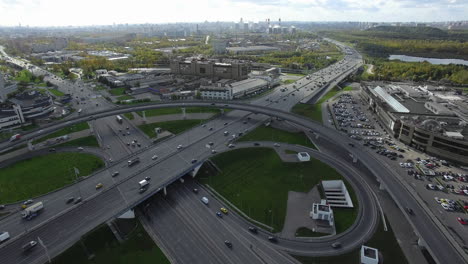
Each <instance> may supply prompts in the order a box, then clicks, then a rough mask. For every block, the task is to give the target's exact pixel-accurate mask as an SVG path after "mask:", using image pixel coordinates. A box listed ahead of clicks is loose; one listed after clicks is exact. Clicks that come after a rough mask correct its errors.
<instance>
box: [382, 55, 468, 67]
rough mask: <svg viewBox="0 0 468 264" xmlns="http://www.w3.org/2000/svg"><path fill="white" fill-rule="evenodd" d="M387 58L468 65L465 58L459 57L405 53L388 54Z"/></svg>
mask: <svg viewBox="0 0 468 264" xmlns="http://www.w3.org/2000/svg"><path fill="white" fill-rule="evenodd" d="M388 59H389V60H401V61H408V62H423V61H427V62H429V63H430V64H444V65H448V64H451V63H452V64H461V65H466V66H468V61H467V60H460V59H436V58H423V57H413V56H406V55H390V57H388Z"/></svg>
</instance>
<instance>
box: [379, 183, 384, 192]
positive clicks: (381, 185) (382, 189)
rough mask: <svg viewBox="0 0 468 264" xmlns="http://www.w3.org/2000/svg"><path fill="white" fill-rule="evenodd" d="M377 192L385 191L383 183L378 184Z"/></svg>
mask: <svg viewBox="0 0 468 264" xmlns="http://www.w3.org/2000/svg"><path fill="white" fill-rule="evenodd" d="M379 190H381V191H385V186H384V184H383V183H380V184H379Z"/></svg>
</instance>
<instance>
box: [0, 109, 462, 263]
mask: <svg viewBox="0 0 468 264" xmlns="http://www.w3.org/2000/svg"><path fill="white" fill-rule="evenodd" d="M213 103H214V105H212V104H213ZM171 106H172V107H180V106H209V107H220V108H226V107H227V108H233V109H238V110H244V111H249V112H255V113H260V114H264V115H267V116H276V117H279V118H281V119H284V120H288V121H291V122H293V123H296V124H299V125H301V126H304V127H307V128H308V129H311V130H313V131H314V132H315V133H316V134H318V135H320V137H323V138H326V139H327V140H329V141H330V144H331V145H335V147H337V148H340V149H341V151H343V150H344V151H346V152H348V153H350V154H352V155H353V156H354V157H358V159H359V161H360V162H362V163H363V164H364V165H366V166H367V168H369V170H370V171H371V172H373V173H374V175H376V177H377V178H378V179H379V180H380V181H381V182H383V183H384V184H385V186H386V188H387V190H388V191H389V193H390V194H391V195H392V196H393V198H394V199H395V200H396V202H397V203H398V204H399V205H400V206H401V207H402V208H406V207H410V208H412V209H413V211H414V215H413V216H410V221H412V222H415V228H416V231H417V232H418V234H419V235H420V236H421V237H422V239H423V240H424V241H425V242H426V243H427V244H428V246H429V249H431V248H433V247H437V248H439V249H440V248H443V249H444V250H443V251H440V250H439V251H438V252H437V254H434V251H433V252H432V253H433V254H434V256H435V257H436V258H437V259H443V260H446V259H450V260H453V261H452V262H451V263H463V262H464V260H463V258H462V256H461V255H460V254H459V253H458V252H457V251H456V250H455V247H454V246H452V245H451V244H448V243H447V242H446V239H445V235H444V234H443V233H442V231H440V230H439V229H438V227H437V226H436V225H435V223H434V222H433V221H432V219H431V218H430V217H429V215H427V213H426V212H425V211H424V210H423V209H422V208H421V207H420V206H419V205H418V203H417V202H416V201H415V200H414V199H413V197H412V195H411V194H410V193H409V192H408V191H406V189H405V188H404V187H403V186H401V183H400V182H399V181H397V180H396V178H395V176H392V173H393V171H392V170H390V169H389V168H388V167H386V166H385V165H383V164H382V163H381V162H380V161H379V160H377V159H376V158H375V157H374V156H373V155H372V154H371V153H369V152H367V150H366V149H361V148H352V147H350V146H348V143H349V139H348V138H347V137H345V136H343V135H342V134H341V133H340V132H338V131H336V130H333V129H330V128H326V127H323V126H322V125H320V124H318V123H316V122H313V121H311V120H308V119H305V118H303V117H301V116H297V115H294V114H291V113H288V112H285V111H281V110H277V109H274V108H270V107H263V106H257V105H251V104H244V103H234V102H232V103H229V104H225V103H224V102H184V103H165V104H158V105H151V106H150V105H143V106H135V107H127V108H120V109H116V110H111V111H106V112H104V113H95V114H94V116H95V117H96V118H99V117H101V115H102V116H103V117H104V116H110V115H115V114H116V113H122V112H130V111H137V110H138V111H140V110H146V109H150V108H155V107H171ZM230 114H236V115H237V114H239V116H237V119H238V121H237V122H231V124H230V125H228V127H227V128H224V125H223V124H222V123H223V121H224V120H214V121H212V122H219V123H218V124H217V125H216V126H215V127H216V129H217V131H215V132H214V133H213V134H212V135H209V134H208V133H209V132H207V131H208V129H207V127H209V126H211V125H208V126H207V127H197V128H195V129H193V130H192V131H189V132H188V133H186V134H184V135H182V136H180V137H177V138H178V139H179V138H180V139H182V141H183V140H184V139H183V138H184V137H188V136H190V137H192V139H186V140H187V142H192V143H193V144H192V145H190V146H188V147H186V148H184V149H185V151H181V152H176V153H178V154H177V155H172V156H171V155H169V157H168V158H167V159H165V160H164V162H160V163H157V166H152V167H151V169H150V168H145V169H146V170H144V171H142V172H138V173H136V174H137V175H138V177H136V175H135V174H133V175H132V176H133V177H132V176H129V177H130V178H129V179H133V182H132V181H131V180H127V181H125V182H124V183H120V184H119V185H117V188H110V189H107V190H109V192H112V193H115V189H118V190H120V192H121V193H122V195H120V197H121V202H123V204H121V205H120V206H117V207H113V210H112V209H109V210H106V212H107V213H109V214H113V215H115V213H116V212H121V211H122V210H123V209H124V208H125V207H126V206H131V205H134V204H136V203H137V202H138V200H137V201H135V195H136V192H137V189H138V186H137V184H136V182H137V179H139V178H143V177H144V176H147V175H148V176H152V175H155V174H156V175H158V180H159V182H160V183H161V185H159V184H155V185H153V187H152V188H160V187H162V186H165V185H166V184H167V183H169V182H171V181H173V180H174V179H176V178H178V177H179V176H180V175H181V174H183V173H184V172H186V171H187V168H191V166H190V161H191V159H193V158H198V161H200V160H202V159H203V158H207V157H209V155H211V152H210V151H209V150H208V149H206V147H205V145H206V143H207V142H208V141H214V142H215V145H218V146H219V145H223V144H225V142H226V137H225V136H224V135H223V131H224V130H230V131H237V132H240V131H244V130H245V129H249V128H250V127H249V126H252V123H253V121H252V120H250V122H247V123H246V124H244V122H243V121H241V120H239V119H242V120H245V118H241V117H242V116H243V115H244V113H242V112H238V111H233V112H231V113H230ZM251 116H253V118H257V116H258V119H257V121H261V120H263V119H264V117H262V116H261V115H257V116H256V115H251ZM82 118H84V119H86V118H87V117H86V116H85V117H82ZM225 118H234V119H235V118H236V117H227V116H226V117H225ZM220 123H221V124H220ZM195 130H198V131H199V132H198V133H201V134H203V136H202V137H201V138H198V141H197V139H196V138H195V137H194V135H195V134H198V133H194V131H195ZM200 130H201V131H200ZM207 134H208V135H207ZM173 147H174V145H173ZM169 149H170V148H169ZM149 152H151V151H149V150H148V151H144V152H143V153H141V154H140V155H144V156H143V158H144V159H145V160H149V157H150V156H151V154H149ZM117 164H120V163H117ZM182 165H184V166H185V167H183V166H182ZM174 168H176V169H175V170H174ZM130 172H131V171H128V169H126V171H125V173H130ZM161 174H163V175H161ZM159 175H161V176H159ZM93 178H94V176H93V177H91V178H90V181H91V180H92V179H93ZM129 182H131V184H128V183H129ZM110 183H111V184H112V182H110ZM89 188H91V186H90V187H89ZM149 191H155V189H151V190H149ZM104 192H105V191H104ZM129 196H130V197H129ZM98 198H99V196H97V197H96V198H93V199H92V202H97V199H98ZM116 200H119V199H116ZM122 200H123V201H122ZM125 200H127V201H128V200H132V203H130V202H125ZM139 200H140V199H139ZM77 209H78V210H79V209H80V207H78V208H77ZM89 213H90V212H87V213H86V214H89ZM102 214H104V213H101V214H100V215H102ZM109 217H111V215H109ZM46 225H48V223H46ZM13 226H14V225H13ZM359 239H360V238H359ZM2 250H3V249H2ZM0 254H1V251H0Z"/></svg>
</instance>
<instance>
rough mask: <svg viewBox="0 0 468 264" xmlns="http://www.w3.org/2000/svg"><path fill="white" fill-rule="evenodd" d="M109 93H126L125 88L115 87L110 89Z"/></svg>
mask: <svg viewBox="0 0 468 264" xmlns="http://www.w3.org/2000/svg"><path fill="white" fill-rule="evenodd" d="M109 93H110V94H112V95H116V96H117V95H123V94H125V88H113V89H110V90H109Z"/></svg>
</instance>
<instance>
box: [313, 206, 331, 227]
mask: <svg viewBox="0 0 468 264" xmlns="http://www.w3.org/2000/svg"><path fill="white" fill-rule="evenodd" d="M310 217H312V219H314V220H319V221H320V222H322V223H327V224H328V225H329V226H333V225H334V224H335V219H334V217H333V210H332V208H331V206H330V205H329V204H327V201H326V200H321V201H320V203H314V204H312V211H310Z"/></svg>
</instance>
